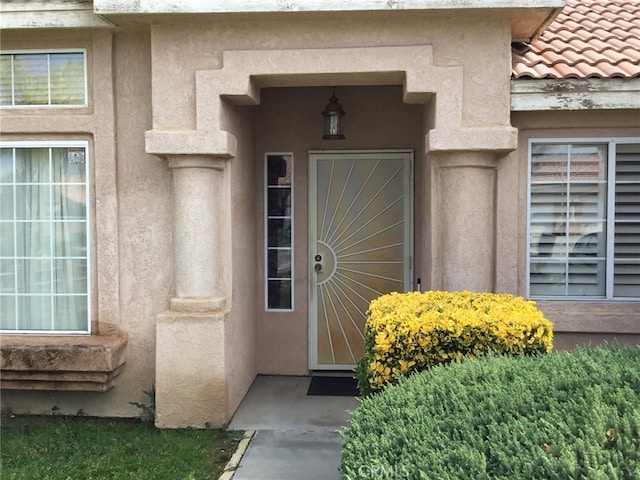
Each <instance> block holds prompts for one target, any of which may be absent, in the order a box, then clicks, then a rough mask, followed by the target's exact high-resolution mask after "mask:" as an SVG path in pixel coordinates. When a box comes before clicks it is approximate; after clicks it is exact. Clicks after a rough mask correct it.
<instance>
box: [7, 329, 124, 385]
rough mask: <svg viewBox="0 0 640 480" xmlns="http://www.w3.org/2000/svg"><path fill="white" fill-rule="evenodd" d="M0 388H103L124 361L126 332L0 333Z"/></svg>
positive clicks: (118, 370)
mask: <svg viewBox="0 0 640 480" xmlns="http://www.w3.org/2000/svg"><path fill="white" fill-rule="evenodd" d="M0 340H1V345H0V354H1V357H2V364H1V371H0V374H1V375H2V378H1V380H0V388H1V389H4V390H67V391H90V392H106V391H107V390H110V389H111V388H112V387H113V386H114V385H115V379H116V377H117V376H118V375H119V374H120V372H121V371H122V370H123V368H124V364H125V362H126V348H127V336H126V334H124V333H123V332H121V331H119V330H116V331H115V332H110V333H109V334H107V335H88V336H79V335H74V336H70V335H69V336H66V335H65V336H59V337H56V336H39V335H2V337H1V338H0Z"/></svg>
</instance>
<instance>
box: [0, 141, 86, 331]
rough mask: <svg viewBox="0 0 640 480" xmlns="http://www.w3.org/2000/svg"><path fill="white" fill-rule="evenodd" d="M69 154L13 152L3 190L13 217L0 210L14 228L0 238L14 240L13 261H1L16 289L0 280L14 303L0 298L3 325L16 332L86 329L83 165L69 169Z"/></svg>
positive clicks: (6, 229) (5, 225)
mask: <svg viewBox="0 0 640 480" xmlns="http://www.w3.org/2000/svg"><path fill="white" fill-rule="evenodd" d="M6 150H9V149H6ZM11 150H14V149H11ZM67 151H68V149H66V148H16V149H15V150H14V152H15V159H14V164H13V165H14V167H13V168H14V170H13V174H14V180H13V188H12V189H3V193H2V195H3V196H2V202H3V204H4V203H5V200H7V203H9V200H10V199H9V195H13V199H12V200H13V202H14V203H15V209H14V212H6V211H4V210H3V215H8V214H9V213H11V214H12V215H14V222H13V228H11V229H10V228H9V224H10V223H9V222H3V224H2V227H3V232H2V234H3V237H4V236H5V234H11V233H12V234H13V235H14V242H13V243H14V244H15V245H14V252H13V255H12V256H13V259H11V260H12V262H10V261H9V259H6V257H5V260H6V261H5V263H7V264H9V267H11V266H13V272H14V275H13V278H12V280H13V282H14V285H13V289H12V288H11V285H10V281H5V280H3V284H2V292H3V293H6V291H7V290H13V293H14V298H15V305H14V306H13V308H12V305H11V302H10V301H9V300H8V298H3V302H2V304H1V305H0V308H2V310H1V314H2V327H3V328H11V327H9V324H11V323H13V325H14V326H13V328H12V329H17V330H73V331H78V330H80V331H84V330H87V322H88V320H87V318H88V316H87V252H86V201H85V197H86V191H85V188H86V187H85V176H84V164H69V161H68V153H67ZM4 153H5V152H3V159H5V158H6V155H5V154H4ZM5 163H6V162H5ZM5 190H6V192H5ZM3 255H5V252H3ZM10 263H13V265H10ZM3 278H4V277H3ZM12 314H13V315H12ZM11 316H13V322H10V321H9V320H7V319H8V318H10V317H11Z"/></svg>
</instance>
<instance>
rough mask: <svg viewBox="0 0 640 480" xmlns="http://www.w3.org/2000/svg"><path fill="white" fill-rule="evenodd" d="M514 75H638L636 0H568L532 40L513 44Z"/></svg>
mask: <svg viewBox="0 0 640 480" xmlns="http://www.w3.org/2000/svg"><path fill="white" fill-rule="evenodd" d="M512 52H513V72H512V73H513V78H530V79H541V78H555V79H565V78H613V77H621V78H632V77H640V0H567V3H566V6H565V7H564V9H563V10H562V12H560V14H558V16H557V17H556V18H555V20H553V22H551V23H550V24H549V26H548V27H547V28H546V29H545V31H544V32H543V33H542V34H541V35H540V36H539V37H538V38H536V39H535V40H533V41H532V42H531V43H530V44H523V43H519V44H514V45H513V48H512Z"/></svg>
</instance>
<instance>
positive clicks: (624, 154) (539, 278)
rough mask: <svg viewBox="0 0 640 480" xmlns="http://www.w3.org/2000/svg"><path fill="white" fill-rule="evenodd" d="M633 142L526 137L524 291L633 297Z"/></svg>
mask: <svg viewBox="0 0 640 480" xmlns="http://www.w3.org/2000/svg"><path fill="white" fill-rule="evenodd" d="M639 157H640V148H639V145H638V144H637V143H625V142H616V141H606V142H604V141H603V142H581V141H580V142H532V143H531V147H530V162H529V166H530V170H529V175H530V176H529V179H530V182H529V245H528V272H529V282H528V288H529V291H528V294H529V295H530V296H532V297H554V298H557V297H566V298H572V297H579V298H585V297H589V298H616V297H633V298H640V242H639V241H640V200H639V193H638V192H639V187H640V159H639Z"/></svg>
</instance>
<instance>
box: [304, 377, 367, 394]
mask: <svg viewBox="0 0 640 480" xmlns="http://www.w3.org/2000/svg"><path fill="white" fill-rule="evenodd" d="M307 395H326V396H334V397H357V396H358V395H359V392H358V381H357V380H356V379H355V378H351V377H326V376H321V377H311V383H310V384H309V390H307Z"/></svg>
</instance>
